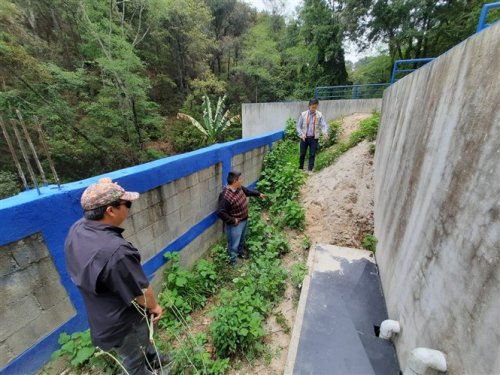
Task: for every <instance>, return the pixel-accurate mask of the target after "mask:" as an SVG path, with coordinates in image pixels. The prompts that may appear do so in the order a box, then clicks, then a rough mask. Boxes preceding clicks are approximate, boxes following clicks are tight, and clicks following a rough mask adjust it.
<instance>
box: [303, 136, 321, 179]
mask: <svg viewBox="0 0 500 375" xmlns="http://www.w3.org/2000/svg"><path fill="white" fill-rule="evenodd" d="M308 147H309V168H308V169H309V170H310V171H312V170H313V168H314V159H315V157H316V149H317V148H318V140H317V139H315V138H314V137H306V140H305V141H303V140H302V139H301V140H300V161H299V168H300V169H304V160H305V159H306V152H307V148H308Z"/></svg>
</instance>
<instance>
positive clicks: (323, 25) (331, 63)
mask: <svg viewBox="0 0 500 375" xmlns="http://www.w3.org/2000/svg"><path fill="white" fill-rule="evenodd" d="M299 17H300V20H301V21H302V28H301V32H300V34H301V36H302V37H303V40H304V42H305V45H306V47H307V48H308V49H309V50H310V51H311V52H312V53H313V54H314V59H313V61H311V65H310V72H309V76H310V79H311V81H310V82H311V83H312V84H314V85H316V86H328V85H341V84H344V83H346V80H347V71H346V69H345V60H344V48H343V46H342V39H343V34H342V27H341V24H340V21H339V16H338V14H337V12H336V9H335V7H334V6H333V5H330V4H329V3H327V2H326V1H325V0H304V5H303V7H302V9H301V11H300V15H299Z"/></svg>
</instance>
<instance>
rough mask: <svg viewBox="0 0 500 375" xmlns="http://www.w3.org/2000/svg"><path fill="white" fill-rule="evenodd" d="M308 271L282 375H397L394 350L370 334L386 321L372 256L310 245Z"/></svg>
mask: <svg viewBox="0 0 500 375" xmlns="http://www.w3.org/2000/svg"><path fill="white" fill-rule="evenodd" d="M308 268H309V272H308V275H307V276H306V278H305V280H304V283H303V287H302V292H301V295H300V301H299V306H298V311H297V317H296V320H295V325H294V328H293V333H292V340H291V343H290V348H289V351H288V359H287V365H286V368H285V374H290V375H291V374H295V375H305V374H329V375H330V374H331V375H335V374H339V375H354V374H356V375H358V374H359V375H361V374H362V375H370V374H380V375H398V374H399V373H400V371H399V364H398V361H397V356H396V350H395V349H394V346H393V345H392V343H391V342H390V341H387V340H383V339H381V338H379V337H377V336H376V333H375V327H378V326H380V323H381V322H382V321H383V320H385V319H387V318H388V317H387V310H386V307H385V301H384V296H383V293H382V288H381V286H380V280H379V276H378V270H377V266H376V264H375V261H374V259H373V256H372V254H371V253H370V252H368V251H365V250H358V249H351V248H345V247H338V246H332V245H316V246H315V247H314V248H313V249H311V252H310V254H309V259H308Z"/></svg>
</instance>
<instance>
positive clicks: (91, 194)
mask: <svg viewBox="0 0 500 375" xmlns="http://www.w3.org/2000/svg"><path fill="white" fill-rule="evenodd" d="M138 198H139V193H134V192H130V191H125V189H124V188H122V187H121V186H120V185H118V184H117V183H116V182H113V181H111V179H110V178H107V177H105V178H101V179H100V180H99V181H97V183H95V184H92V185H90V186H89V187H88V188H87V189H85V191H84V192H83V194H82V198H81V200H80V203H81V205H82V207H83V209H84V210H85V211H88V210H93V209H94V208H97V207H102V206H106V205H107V204H110V203H113V202H116V201H118V200H124V201H135V200H136V199H138Z"/></svg>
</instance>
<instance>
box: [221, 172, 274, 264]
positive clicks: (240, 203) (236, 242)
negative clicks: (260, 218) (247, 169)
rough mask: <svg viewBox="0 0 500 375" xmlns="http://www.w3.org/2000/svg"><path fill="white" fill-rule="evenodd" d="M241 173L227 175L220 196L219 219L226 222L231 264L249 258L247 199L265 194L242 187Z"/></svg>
mask: <svg viewBox="0 0 500 375" xmlns="http://www.w3.org/2000/svg"><path fill="white" fill-rule="evenodd" d="M242 182H243V178H242V177H241V173H240V172H237V171H231V172H229V173H228V175H227V186H225V187H224V189H223V190H222V192H221V193H220V195H219V207H218V211H217V212H218V214H219V217H220V218H221V219H222V221H223V222H224V233H226V236H227V245H228V251H229V256H230V257H231V263H232V264H233V265H235V264H236V263H237V260H238V259H237V257H238V256H239V257H241V258H247V256H248V255H247V254H246V251H245V235H246V231H247V226H248V199H247V197H260V198H264V194H262V193H261V192H259V191H257V190H252V189H248V188H246V187H245V186H243V185H242Z"/></svg>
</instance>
